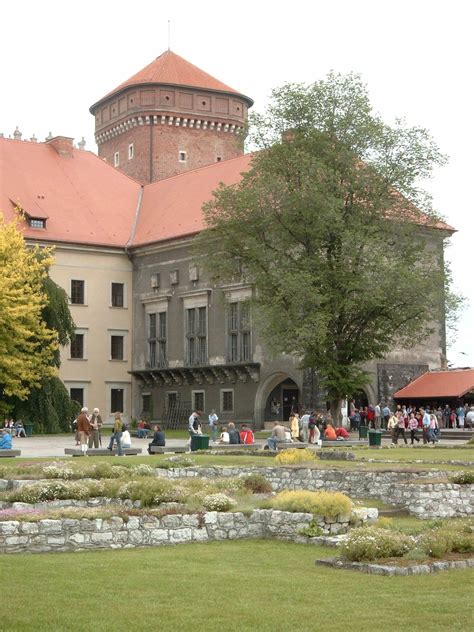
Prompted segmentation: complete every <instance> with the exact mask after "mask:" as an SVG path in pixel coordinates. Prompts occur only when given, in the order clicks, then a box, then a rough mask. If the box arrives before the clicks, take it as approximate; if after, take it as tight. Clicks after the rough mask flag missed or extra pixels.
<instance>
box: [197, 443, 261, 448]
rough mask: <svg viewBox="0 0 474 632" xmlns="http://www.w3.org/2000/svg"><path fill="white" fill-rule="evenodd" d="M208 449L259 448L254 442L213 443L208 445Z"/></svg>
mask: <svg viewBox="0 0 474 632" xmlns="http://www.w3.org/2000/svg"><path fill="white" fill-rule="evenodd" d="M209 449H210V450H249V449H250V450H261V449H262V448H261V446H259V445H257V444H256V443H215V444H214V445H210V446H209Z"/></svg>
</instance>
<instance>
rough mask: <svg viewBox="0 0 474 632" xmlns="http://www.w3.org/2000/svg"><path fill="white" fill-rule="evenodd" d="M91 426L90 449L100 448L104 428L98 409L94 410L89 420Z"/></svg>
mask: <svg viewBox="0 0 474 632" xmlns="http://www.w3.org/2000/svg"><path fill="white" fill-rule="evenodd" d="M89 426H90V434H89V448H92V447H94V448H98V447H99V445H100V443H101V437H100V429H101V428H102V417H101V416H100V414H99V409H98V408H94V410H93V411H92V415H91V417H90V419H89Z"/></svg>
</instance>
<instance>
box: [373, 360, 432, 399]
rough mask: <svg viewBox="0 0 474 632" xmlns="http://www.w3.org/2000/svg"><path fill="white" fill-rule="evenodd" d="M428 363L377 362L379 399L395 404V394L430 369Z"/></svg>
mask: <svg viewBox="0 0 474 632" xmlns="http://www.w3.org/2000/svg"><path fill="white" fill-rule="evenodd" d="M428 368H429V367H428V365H427V364H377V377H378V391H379V399H380V401H383V402H384V403H388V405H389V406H393V403H394V400H393V395H394V393H396V392H397V391H399V390H400V389H401V388H403V387H404V386H406V385H407V384H408V383H409V382H411V381H412V380H414V379H415V378H417V377H419V376H420V375H422V373H425V372H426V371H428Z"/></svg>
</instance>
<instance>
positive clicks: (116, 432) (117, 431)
mask: <svg viewBox="0 0 474 632" xmlns="http://www.w3.org/2000/svg"><path fill="white" fill-rule="evenodd" d="M122 426H123V423H122V417H121V415H120V413H115V416H114V427H113V432H112V436H111V437H110V443H109V445H108V447H107V450H110V451H112V450H113V447H114V441H115V443H116V444H117V455H118V456H123V450H122Z"/></svg>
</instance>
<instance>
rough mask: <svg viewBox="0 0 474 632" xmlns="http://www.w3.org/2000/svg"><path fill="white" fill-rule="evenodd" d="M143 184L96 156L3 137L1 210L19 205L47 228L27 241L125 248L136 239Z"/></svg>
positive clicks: (27, 232)
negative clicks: (135, 223)
mask: <svg viewBox="0 0 474 632" xmlns="http://www.w3.org/2000/svg"><path fill="white" fill-rule="evenodd" d="M140 190H141V186H140V184H139V183H138V182H135V181H134V180H132V179H131V178H129V177H128V176H126V175H124V174H123V173H120V172H119V171H117V170H116V169H114V168H113V167H111V166H110V165H108V164H107V163H105V162H104V161H103V160H101V159H100V158H99V157H98V156H96V155H95V154H93V153H91V152H88V151H80V150H78V149H74V150H72V155H71V156H64V155H60V154H58V153H57V152H56V150H55V149H54V147H52V146H51V145H48V144H45V143H31V142H28V141H19V140H10V139H6V138H3V139H0V210H1V211H2V212H3V214H4V215H5V217H6V218H7V219H9V218H11V217H12V216H13V209H14V206H15V205H16V204H19V206H20V207H21V208H22V209H23V210H24V211H25V213H27V214H28V215H29V216H30V217H36V218H43V219H46V220H47V221H46V228H45V229H39V230H38V229H34V228H29V227H28V226H26V223H25V229H24V234H25V237H26V238H31V239H36V240H42V241H55V242H75V243H80V244H94V245H105V246H112V247H121V248H123V247H124V246H125V245H126V243H127V241H128V240H129V238H130V231H131V226H132V224H133V219H134V216H135V212H136V208H137V203H138V199H139V194H140Z"/></svg>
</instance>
